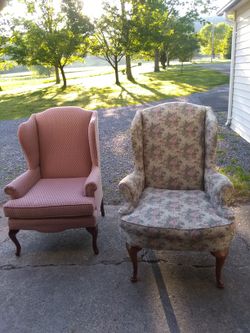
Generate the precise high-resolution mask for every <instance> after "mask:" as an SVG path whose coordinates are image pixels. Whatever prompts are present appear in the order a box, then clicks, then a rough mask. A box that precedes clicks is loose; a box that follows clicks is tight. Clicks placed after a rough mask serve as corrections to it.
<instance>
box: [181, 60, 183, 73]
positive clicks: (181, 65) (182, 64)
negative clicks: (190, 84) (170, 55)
mask: <svg viewBox="0 0 250 333" xmlns="http://www.w3.org/2000/svg"><path fill="white" fill-rule="evenodd" d="M181 73H183V61H182V62H181Z"/></svg>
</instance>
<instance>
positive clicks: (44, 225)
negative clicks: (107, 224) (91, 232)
mask: <svg viewBox="0 0 250 333" xmlns="http://www.w3.org/2000/svg"><path fill="white" fill-rule="evenodd" d="M95 225H96V219H95V216H86V217H84V218H82V217H66V218H65V217H62V218H60V219H58V218H50V219H11V218H10V219H9V228H10V229H14V230H15V229H17V230H20V229H22V230H36V231H41V232H58V231H63V230H66V229H68V228H69V226H70V229H75V228H86V227H93V226H95Z"/></svg>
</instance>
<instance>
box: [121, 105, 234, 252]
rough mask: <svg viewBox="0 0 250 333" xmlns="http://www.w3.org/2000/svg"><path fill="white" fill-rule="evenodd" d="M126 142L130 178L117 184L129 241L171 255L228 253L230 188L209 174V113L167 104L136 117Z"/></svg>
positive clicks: (212, 129) (212, 124) (212, 126)
mask: <svg viewBox="0 0 250 333" xmlns="http://www.w3.org/2000/svg"><path fill="white" fill-rule="evenodd" d="M131 140H132V148H133V154H134V163H135V166H134V172H133V173H132V174H130V175H128V176H127V177H125V178H124V179H123V180H122V181H121V182H120V184H119V189H120V191H121V193H122V195H123V196H124V199H125V201H126V203H125V204H124V205H123V206H122V207H121V209H120V214H121V227H122V229H123V231H124V232H125V235H126V238H127V242H128V243H130V244H131V245H137V246H141V247H150V248H159V249H173V250H178V249H180V250H183V249H190V250H209V251H216V250H219V249H223V248H226V247H228V246H229V244H230V241H231V240H232V237H233V233H234V222H233V219H234V216H233V213H232V211H231V210H230V209H229V208H228V207H227V203H228V198H230V196H231V195H232V191H233V186H232V183H231V182H230V181H229V179H228V178H227V177H226V176H223V175H221V174H219V173H217V172H216V171H215V156H216V143H217V121H216V117H215V115H214V113H213V111H212V109H211V108H209V107H205V106H200V105H193V104H189V103H166V104H162V105H159V106H156V107H152V108H149V109H145V110H143V111H138V112H137V113H136V115H135V118H134V120H133V122H132V126H131ZM182 164H183V165H182Z"/></svg>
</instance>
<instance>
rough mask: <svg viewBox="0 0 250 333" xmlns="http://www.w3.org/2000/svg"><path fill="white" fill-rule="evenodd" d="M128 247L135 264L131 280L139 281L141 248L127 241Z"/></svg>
mask: <svg viewBox="0 0 250 333" xmlns="http://www.w3.org/2000/svg"><path fill="white" fill-rule="evenodd" d="M126 247H127V250H128V254H129V256H130V259H131V261H132V264H133V275H132V276H131V278H130V281H131V282H137V281H138V280H137V272H138V260H137V253H138V252H139V251H140V250H141V247H139V246H130V245H129V244H128V243H126Z"/></svg>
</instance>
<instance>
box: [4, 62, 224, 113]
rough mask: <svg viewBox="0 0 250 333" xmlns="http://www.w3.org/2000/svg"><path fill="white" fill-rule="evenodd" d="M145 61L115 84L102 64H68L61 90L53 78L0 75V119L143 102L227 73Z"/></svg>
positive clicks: (204, 86) (214, 82)
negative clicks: (155, 66)
mask: <svg viewBox="0 0 250 333" xmlns="http://www.w3.org/2000/svg"><path fill="white" fill-rule="evenodd" d="M151 66H152V64H150V67H149V64H143V65H142V66H141V67H138V68H134V69H133V70H134V73H135V82H130V81H128V80H126V78H125V76H124V75H122V73H120V80H121V85H120V86H117V85H115V84H114V74H113V72H112V71H111V70H110V67H108V66H98V67H94V69H93V68H90V67H85V68H84V70H83V69H82V68H81V71H80V72H79V71H78V72H77V71H76V70H74V69H68V72H67V74H66V76H67V79H68V80H67V82H68V87H67V88H66V89H65V90H62V89H61V87H59V86H58V85H55V84H54V78H39V77H35V78H34V77H32V76H31V75H28V73H25V75H20V74H16V75H15V76H13V75H9V76H8V75H1V76H0V85H1V87H2V88H3V91H2V92H0V120H6V119H19V118H24V117H28V116H30V115H31V114H32V113H36V112H40V111H42V110H45V109H46V108H49V107H52V106H61V105H76V106H81V107H83V108H86V109H90V110H93V109H99V108H110V107H118V106H126V105H132V104H143V103H147V102H152V101H158V100H162V99H168V98H174V97H179V96H186V95H189V94H191V93H194V92H204V91H207V90H209V89H211V88H213V87H215V86H218V85H222V84H225V83H228V76H227V75H225V74H223V73H220V72H217V71H213V70H208V69H204V68H202V67H197V66H195V67H194V66H192V65H187V66H185V67H184V71H183V73H181V71H180V67H179V66H173V67H171V68H170V69H168V70H166V71H162V72H159V73H152V72H149V70H151Z"/></svg>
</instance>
